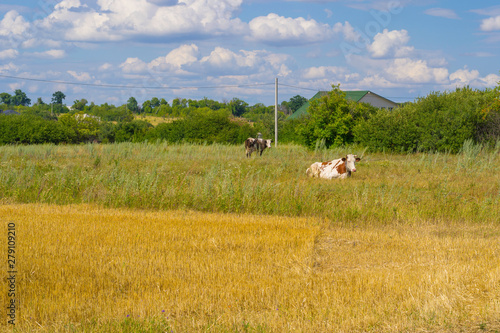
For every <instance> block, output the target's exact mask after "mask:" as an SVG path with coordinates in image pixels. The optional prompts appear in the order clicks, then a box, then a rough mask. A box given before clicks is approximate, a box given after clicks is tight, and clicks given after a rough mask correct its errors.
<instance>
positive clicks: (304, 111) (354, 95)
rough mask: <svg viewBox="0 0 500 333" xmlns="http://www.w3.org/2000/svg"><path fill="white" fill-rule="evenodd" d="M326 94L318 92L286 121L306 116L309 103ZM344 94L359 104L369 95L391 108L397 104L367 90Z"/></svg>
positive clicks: (326, 92)
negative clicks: (389, 105) (383, 101)
mask: <svg viewBox="0 0 500 333" xmlns="http://www.w3.org/2000/svg"><path fill="white" fill-rule="evenodd" d="M328 93H329V91H318V92H317V93H316V95H314V96H313V97H312V98H311V99H310V100H309V101H307V102H305V103H304V104H303V105H302V106H301V107H300V108H299V109H298V110H297V111H295V112H294V113H293V114H291V115H290V116H288V118H287V119H297V118H299V117H300V116H302V115H305V114H307V109H308V108H309V105H310V102H311V101H313V100H315V99H319V98H321V97H323V96H326V95H327V94H328ZM344 93H345V95H346V98H347V99H348V100H350V101H354V102H360V101H361V100H362V99H363V98H364V97H365V96H367V95H371V96H376V97H377V98H379V99H382V100H385V101H387V103H389V104H392V105H393V106H396V105H397V103H394V102H393V101H391V100H388V99H387V98H385V97H382V96H380V95H377V94H375V93H374V92H371V91H369V90H351V91H344Z"/></svg>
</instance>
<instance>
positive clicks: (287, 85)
mask: <svg viewBox="0 0 500 333" xmlns="http://www.w3.org/2000/svg"><path fill="white" fill-rule="evenodd" d="M279 85H280V86H283V87H289V88H297V89H303V90H310V91H320V90H319V89H312V88H305V87H298V86H292V85H289V84H283V83H280V84H279Z"/></svg>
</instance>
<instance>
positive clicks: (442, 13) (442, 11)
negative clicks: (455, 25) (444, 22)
mask: <svg viewBox="0 0 500 333" xmlns="http://www.w3.org/2000/svg"><path fill="white" fill-rule="evenodd" d="M424 13H425V14H427V15H431V16H438V17H444V18H448V19H453V20H458V19H460V17H459V16H458V15H457V13H456V12H455V11H454V10H451V9H446V8H430V9H427V10H426V11H425V12H424Z"/></svg>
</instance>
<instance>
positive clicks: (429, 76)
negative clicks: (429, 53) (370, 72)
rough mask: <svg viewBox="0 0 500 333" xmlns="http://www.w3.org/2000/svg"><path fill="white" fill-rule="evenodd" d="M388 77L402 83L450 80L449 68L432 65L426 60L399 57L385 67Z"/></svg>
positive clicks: (443, 81)
mask: <svg viewBox="0 0 500 333" xmlns="http://www.w3.org/2000/svg"><path fill="white" fill-rule="evenodd" d="M385 73H386V75H387V77H388V78H390V79H392V80H394V81H396V82H401V83H440V84H445V83H447V82H448V69H446V68H444V67H430V66H429V65H428V63H427V61H426V60H421V59H419V60H413V59H410V58H398V59H394V60H392V61H391V62H390V63H389V64H388V66H387V67H386V68H385Z"/></svg>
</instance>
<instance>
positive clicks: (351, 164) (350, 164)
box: [342, 154, 361, 172]
mask: <svg viewBox="0 0 500 333" xmlns="http://www.w3.org/2000/svg"><path fill="white" fill-rule="evenodd" d="M360 160H361V158H359V157H357V156H356V155H352V154H349V155H347V156H346V157H343V158H342V161H344V163H345V168H346V170H347V172H356V165H355V163H356V162H359V161H360Z"/></svg>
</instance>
